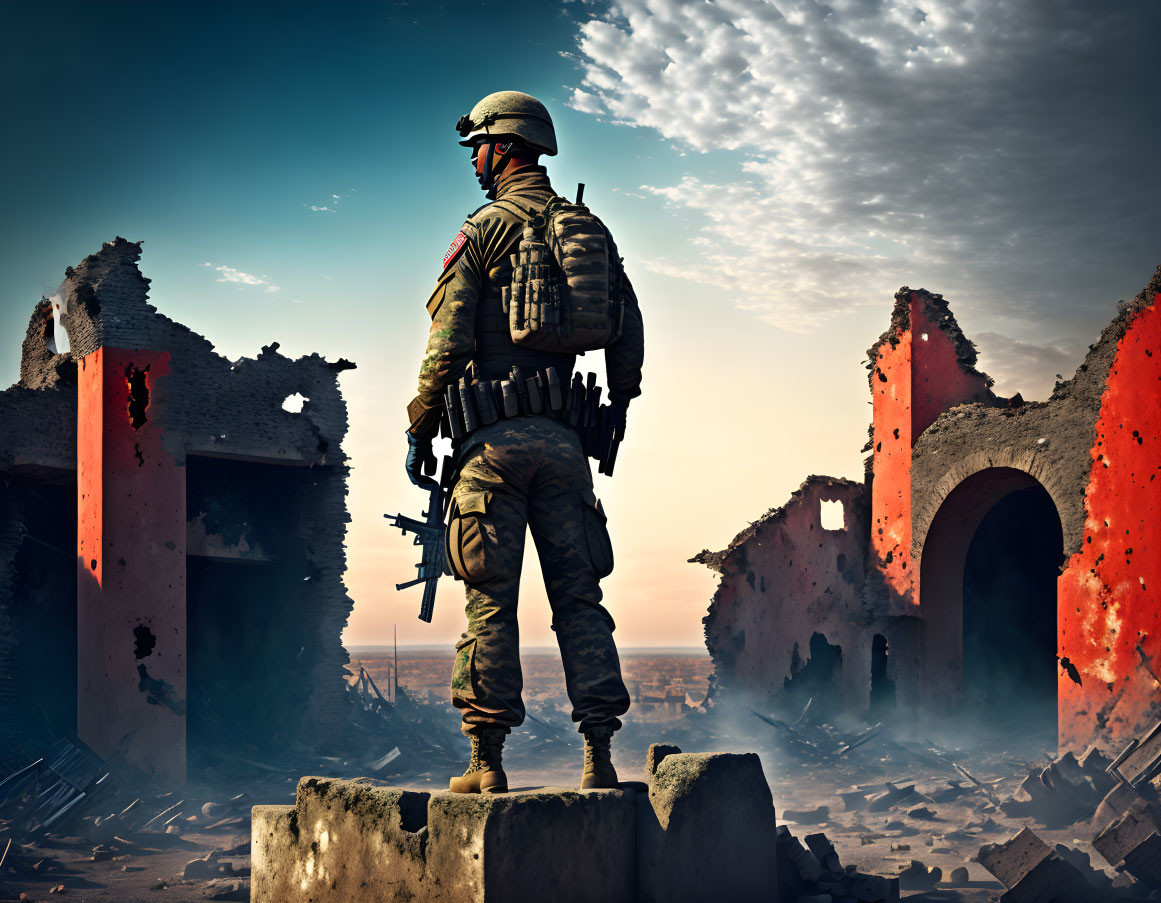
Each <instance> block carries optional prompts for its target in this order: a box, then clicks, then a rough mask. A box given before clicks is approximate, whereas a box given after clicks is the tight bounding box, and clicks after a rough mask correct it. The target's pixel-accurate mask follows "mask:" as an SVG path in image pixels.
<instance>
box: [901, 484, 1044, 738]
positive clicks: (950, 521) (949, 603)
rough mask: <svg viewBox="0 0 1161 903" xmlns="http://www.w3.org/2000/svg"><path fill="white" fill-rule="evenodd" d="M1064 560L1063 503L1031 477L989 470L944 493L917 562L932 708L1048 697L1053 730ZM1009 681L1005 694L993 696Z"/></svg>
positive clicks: (925, 688)
mask: <svg viewBox="0 0 1161 903" xmlns="http://www.w3.org/2000/svg"><path fill="white" fill-rule="evenodd" d="M1021 531H1024V532H1023V533H1021ZM988 555H993V556H994V560H992V561H989V559H988V558H987V557H986V556H988ZM1063 558H1064V539H1063V528H1062V518H1061V517H1060V512H1059V505H1058V504H1057V502H1056V501H1055V499H1053V497H1052V496H1051V494H1050V493H1049V491H1048V489H1047V488H1046V487H1045V486H1044V485H1043V484H1042V483H1041V482H1039V481H1038V480H1037V479H1036V478H1035V477H1033V476H1032V475H1031V474H1029V473H1028V472H1026V471H1024V470H1021V469H1017V468H1014V467H996V466H992V467H986V468H983V469H980V470H977V471H975V472H973V473H971V474H969V475H967V476H965V477H964V478H963V479H962V480H961V481H960V482H958V483H957V484H955V485H954V488H952V489H951V491H950V492H948V493H947V494H946V495H945V496H944V497H943V499H942V503H941V504H940V505H939V507H938V509H937V511H936V512H935V514H934V516H933V517H932V518H931V520H930V522H929V524H928V525H927V529H926V531H925V533H924V536H923V538H922V546H921V557H920V580H919V588H920V592H919V600H920V611H921V614H922V618H923V655H922V660H923V666H922V667H923V679H922V684H923V692H924V701H925V704H926V705H927V706H928V707H929V708H931V709H932V710H936V711H948V710H951V709H953V708H956V707H958V706H960V705H961V704H962V703H963V702H964V701H965V699H967V698H969V697H971V698H975V699H976V700H977V701H979V700H980V699H982V700H983V701H984V702H986V703H987V702H988V701H989V700H992V701H994V700H995V698H997V696H998V697H999V698H1000V699H1001V700H1002V701H1003V702H1005V703H1015V702H1017V701H1022V700H1025V699H1027V700H1028V701H1029V702H1030V703H1031V702H1032V700H1033V699H1035V698H1038V697H1044V698H1042V699H1039V702H1040V703H1041V704H1042V707H1043V711H1044V712H1045V717H1046V718H1050V719H1051V720H1052V723H1053V724H1055V716H1054V714H1053V713H1054V711H1055V705H1056V694H1055V680H1056V647H1057V641H1056V631H1057V627H1056V577H1057V576H1058V574H1059V566H1060V564H1061V562H1062V561H1063ZM993 569H994V573H989V570H993ZM965 578H966V580H965ZM965 583H966V586H967V593H968V599H967V602H968V606H967V608H966V609H965ZM965 625H966V627H967V632H966V634H965ZM965 639H966V643H965ZM1005 666H1007V667H1005ZM1004 681H1007V682H1008V685H1010V690H1011V692H1010V693H1009V694H1007V695H1006V696H1004V695H1003V694H997V693H996V688H997V686H1000V685H1002V682H1004ZM965 690H966V691H968V692H965ZM973 694H974V696H973Z"/></svg>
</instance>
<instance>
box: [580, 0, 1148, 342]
mask: <svg viewBox="0 0 1161 903" xmlns="http://www.w3.org/2000/svg"><path fill="white" fill-rule="evenodd" d="M1159 13H1161V5H1157V4H1151V3H1149V2H1147V0H1126V2H1122V3H1117V4H1092V3H1090V2H1088V0H1064V2H1059V3H1046V2H1027V3H1008V2H1004V0H931V2H928V0H919V3H918V4H917V3H915V2H901V0H883V2H877V3H867V2H862V0H835V2H832V3H830V4H827V5H823V4H820V3H816V2H812V0H777V3H776V4H774V3H770V2H768V0H708V2H699V3H688V2H682V0H615V2H614V3H613V5H612V6H611V7H610V8H609V9H608V11H607V13H605V14H603V15H590V18H589V19H588V20H587V21H585V22H583V23H582V24H581V26H580V32H579V35H578V51H579V52H578V59H579V61H580V66H581V80H580V83H579V85H577V86H576V88H575V90H574V91H573V94H572V98H571V105H572V106H573V107H574V108H576V109H577V110H579V111H581V112H584V113H589V114H592V115H597V116H600V117H602V118H605V119H607V120H610V121H613V122H620V123H625V124H627V125H631V126H636V127H645V128H650V129H653V130H655V131H656V132H658V133H659V134H660V136H662V137H663V138H664V139H665V140H666V141H667V142H669V143H671V144H672V145H674V146H675V147H676V148H677V149H679V150H681V149H684V150H688V151H690V152H691V156H690V157H688V158H687V161H688V166H689V172H687V174H686V175H685V176H684V177H683V178H682V179H681V180H680V181H678V182H677V183H675V184H668V185H650V186H642V188H641V190H642V191H644V192H647V193H649V194H651V195H653V196H655V197H658V198H661V199H663V200H664V201H665V202H666V203H667V204H669V205H671V206H672V207H673V208H674V209H675V210H681V211H689V210H692V211H696V212H697V213H699V214H700V215H701V216H702V217H703V219H702V220H701V223H702V228H701V232H700V235H699V237H698V240H697V241H696V242H694V245H693V247H692V248H691V249H689V250H690V253H685V252H684V251H683V252H682V253H681V254H680V255H679V256H677V257H676V259H674V260H654V261H652V262H651V266H652V267H653V268H654V269H656V270H659V271H662V272H673V273H675V274H678V275H685V276H687V277H688V278H691V279H694V280H697V281H700V282H704V283H707V284H712V285H715V286H718V287H719V288H723V289H726V290H727V291H729V292H730V293H731V294H732V295H733V296H734V298H735V300H736V303H738V304H739V305H740V306H742V307H747V308H750V309H753V310H754V311H755V312H756V313H757V314H758V315H759V316H761V317H763V318H764V319H767V320H769V321H770V322H772V323H775V324H777V325H779V326H783V327H785V328H789V329H795V330H800V329H810V328H812V327H813V326H815V325H817V324H818V323H820V322H821V321H824V320H826V319H828V318H831V317H834V316H838V315H841V314H842V313H845V312H848V311H850V310H852V309H853V308H854V307H856V306H858V305H861V304H866V303H874V304H883V303H884V302H889V299H890V295H891V292H893V291H894V289H896V288H898V287H899V286H900V285H901V284H904V283H907V284H910V285H925V286H926V287H928V288H930V289H932V290H934V291H940V292H942V293H943V294H945V296H947V297H948V298H949V300H950V301H951V302H952V304H953V307H955V308H957V309H959V310H963V309H965V308H979V309H980V310H981V311H982V312H983V313H985V314H987V315H990V316H993V317H996V318H999V319H1000V320H1006V321H1009V322H1014V323H1015V324H1016V325H1017V326H1018V327H1020V328H1017V329H1016V330H1015V331H1017V332H1019V331H1021V328H1023V327H1026V326H1027V324H1030V323H1035V322H1039V321H1042V320H1043V318H1044V317H1045V316H1046V315H1051V316H1052V317H1054V318H1055V320H1056V321H1057V322H1058V324H1059V327H1060V329H1061V330H1062V332H1067V333H1075V334H1076V335H1078V336H1079V335H1082V334H1083V335H1090V334H1091V331H1092V330H1093V329H1094V328H1096V327H1099V325H1101V324H1102V323H1103V322H1104V321H1105V320H1107V319H1108V318H1109V317H1110V316H1111V315H1112V313H1113V310H1112V306H1111V304H1107V305H1106V306H1105V307H1101V308H1100V309H1099V311H1094V307H1093V302H1094V301H1100V302H1111V300H1113V299H1114V298H1115V297H1117V296H1118V295H1123V294H1125V293H1128V294H1132V293H1134V292H1135V291H1136V290H1137V288H1139V287H1140V285H1141V284H1143V283H1144V281H1145V280H1146V279H1147V278H1148V275H1149V273H1150V272H1151V271H1152V269H1153V267H1154V266H1155V265H1156V264H1157V263H1158V262H1159V261H1158V260H1157V259H1155V258H1158V257H1161V253H1159V252H1158V247H1159V246H1161V224H1159V223H1158V221H1157V219H1156V217H1155V216H1154V215H1153V214H1152V213H1151V210H1150V207H1149V205H1148V204H1145V203H1142V202H1141V199H1142V198H1144V197H1155V196H1156V195H1157V192H1158V190H1159V189H1161V177H1159V175H1158V173H1159V172H1161V167H1156V165H1155V163H1154V157H1155V154H1156V148H1157V147H1158V146H1159V145H1161V109H1159V107H1161V92H1157V91H1156V88H1155V84H1156V76H1155V75H1154V74H1151V73H1150V71H1149V65H1150V64H1149V62H1148V61H1149V59H1150V58H1151V50H1150V47H1149V45H1150V42H1151V40H1152V37H1151V36H1152V35H1154V34H1156V33H1157V24H1158V20H1159V19H1161V15H1159ZM1150 23H1154V24H1153V25H1150ZM708 151H731V152H734V157H735V159H736V161H737V163H736V166H735V168H734V170H733V172H732V173H730V172H729V171H727V173H726V175H725V177H722V176H720V175H719V176H718V177H716V178H712V179H711V178H708V177H706V176H703V175H701V174H700V173H699V171H698V170H699V163H698V159H697V153H698V152H708ZM718 171H719V172H720V171H721V166H720V165H719V166H718Z"/></svg>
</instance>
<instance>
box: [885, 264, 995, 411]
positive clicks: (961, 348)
mask: <svg viewBox="0 0 1161 903" xmlns="http://www.w3.org/2000/svg"><path fill="white" fill-rule="evenodd" d="M912 300H915V301H917V302H919V303H920V304H922V305H923V307H924V308H925V310H926V311H927V314H928V316H929V317H930V319H931V321H932V322H934V323H935V324H936V325H937V326H938V327H939V329H940V330H941V331H942V332H943V334H944V335H946V336H947V337H948V339H949V340H950V341H951V343H952V345H953V346H954V348H955V353H956V360H957V361H958V362H959V365H960V367H961V368H962V369H963V372H964V373H965V374H967V375H969V376H978V377H980V378H981V379H983V380H984V383H985V385H987V387H988V388H991V387H992V385H994V383H995V380H993V379H992V378H991V377H990V376H988V375H987V374H986V373H983V372H982V371H980V370H977V369H976V361H977V359H978V355H977V353H976V346H975V345H974V344H973V343H972V342H971V341H970V340H969V339H968V338H967V336H965V335H964V334H963V330H962V329H960V326H959V323H958V322H957V321H956V319H955V314H953V313H952V312H951V307H950V306H948V303H947V301H945V300H944V297H943V295H937V294H934V293H932V292H929V291H928V290H927V289H924V288H916V289H913V288H910V287H908V286H906V285H904V286H903V287H902V288H900V289H899V291H897V292H895V306H894V307H893V308H892V310H891V325H890V326H889V327H888V328H887V331H886V332H884V333H883V334H882V335H881V336H879V338H878V339H877V340H876V341H875V344H873V345H872V346H871V347H870V348H868V349H867V370H868V374H867V381H868V384H869V385H870V386H871V389H872V390H873V389H874V387H875V384H874V379H875V366H876V363H877V361H878V359H879V350H880V349H881V348H882V347H883V346H884V345H885V344H891V345H892V346H894V345H897V344H898V343H899V341H900V338H901V337H902V335H903V334H904V333H905V332H907V330H909V329H910V328H911V302H912Z"/></svg>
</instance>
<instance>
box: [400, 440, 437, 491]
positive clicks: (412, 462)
mask: <svg viewBox="0 0 1161 903" xmlns="http://www.w3.org/2000/svg"><path fill="white" fill-rule="evenodd" d="M404 467H405V468H406V469H407V478H408V479H409V480H411V482H412V483H414V484H415V485H416V486H430V485H431V484H432V483H434V482H435V481H434V480H432V479H431V478H430V477H426V476H424V474H425V473H428V474H432V473H435V454H434V453H433V452H432V450H431V440H430V439H421V438H419V437H418V436H413V435H412V434H411V433H408V434H407V463H406V464H405V465H404Z"/></svg>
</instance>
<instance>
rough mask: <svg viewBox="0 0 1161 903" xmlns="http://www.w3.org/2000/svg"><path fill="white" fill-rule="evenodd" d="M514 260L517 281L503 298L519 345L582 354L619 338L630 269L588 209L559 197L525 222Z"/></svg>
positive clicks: (510, 331) (506, 289)
mask: <svg viewBox="0 0 1161 903" xmlns="http://www.w3.org/2000/svg"><path fill="white" fill-rule="evenodd" d="M522 212H523V213H525V214H526V215H527V214H528V213H529V212H530V211H526V210H524V211H522ZM511 260H512V282H511V284H510V285H507V286H504V287H503V288H502V289H501V292H500V297H501V303H502V305H503V309H504V312H505V313H506V314H507V315H508V332H509V335H510V336H511V338H512V342H513V343H514V344H516V345H520V346H522V347H525V348H536V349H538V350H541V351H552V352H558V353H564V354H581V353H583V352H585V351H595V350H597V349H598V348H604V347H606V346H608V345H611V344H613V343H614V342H616V341H617V339H618V338H620V336H621V323H622V320H623V317H624V302H623V299H622V296H621V295H622V285H623V278H624V272H625V271H624V268H623V267H622V265H621V258H620V257H618V256H617V246H616V245H615V244H614V243H613V236H612V235H610V234H609V230H608V229H606V228H605V225H604V223H602V222H601V221H600V220H599V219H597V217H596V216H594V215H593V214H592V212H591V211H590V210H589V208H588V207H586V206H584V205H583V204H579V203H577V204H574V203H571V202H570V201H568V200H566V199H565V198H562V197H554V198H553V199H552V200H550V201H549V202H548V204H547V206H546V207H545V208H544V210H543V211H542V212H540V213H534V214H533V215H532V216H531V218H530V219H528V220H527V222H526V223H525V224H524V234H523V236H522V237H521V239H520V244H519V245H518V247H517V252H516V253H515V254H512V255H511Z"/></svg>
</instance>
